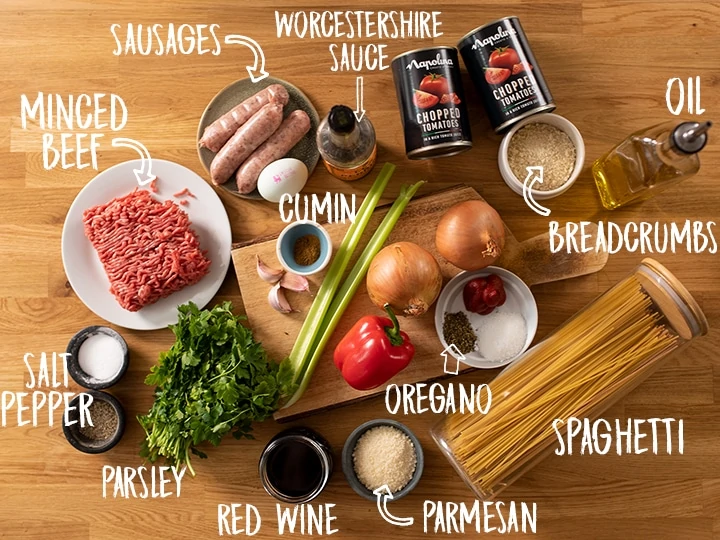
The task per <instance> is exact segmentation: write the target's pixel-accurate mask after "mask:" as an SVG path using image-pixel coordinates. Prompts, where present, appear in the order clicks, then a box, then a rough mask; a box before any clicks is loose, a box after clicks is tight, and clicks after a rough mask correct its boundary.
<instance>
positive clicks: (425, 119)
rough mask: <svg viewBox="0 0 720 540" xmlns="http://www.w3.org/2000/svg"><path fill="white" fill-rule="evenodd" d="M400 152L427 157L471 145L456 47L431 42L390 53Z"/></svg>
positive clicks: (453, 152)
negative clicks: (402, 141) (402, 144)
mask: <svg viewBox="0 0 720 540" xmlns="http://www.w3.org/2000/svg"><path fill="white" fill-rule="evenodd" d="M392 71H393V78H394V79H395V92H396V94H397V99H398V105H399V107H400V118H401V120H402V124H403V130H404V132H405V154H406V155H407V157H408V158H410V159H429V158H435V157H441V156H452V155H454V154H459V153H460V152H464V151H466V150H470V148H471V147H472V135H471V133H470V119H469V118H468V113H467V108H466V105H465V94H464V93H463V89H462V80H461V78H460V61H459V59H458V51H457V49H456V48H455V47H430V48H427V49H417V50H414V51H409V52H406V53H404V54H401V55H399V56H396V57H395V58H393V61H392Z"/></svg>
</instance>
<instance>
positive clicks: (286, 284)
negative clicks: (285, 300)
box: [280, 272, 310, 292]
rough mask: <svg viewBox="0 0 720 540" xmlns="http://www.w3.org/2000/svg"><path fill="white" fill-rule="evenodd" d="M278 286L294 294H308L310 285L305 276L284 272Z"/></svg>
mask: <svg viewBox="0 0 720 540" xmlns="http://www.w3.org/2000/svg"><path fill="white" fill-rule="evenodd" d="M280 286H281V287H282V288H284V289H287V290H289V291H294V292H310V284H309V283H308V280H307V278H306V277H305V276H299V275H298V274H293V273H292V272H285V274H283V276H282V278H281V279H280Z"/></svg>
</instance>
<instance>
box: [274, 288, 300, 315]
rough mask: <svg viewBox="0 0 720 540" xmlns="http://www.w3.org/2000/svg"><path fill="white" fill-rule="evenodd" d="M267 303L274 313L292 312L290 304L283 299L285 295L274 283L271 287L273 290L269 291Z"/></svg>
mask: <svg viewBox="0 0 720 540" xmlns="http://www.w3.org/2000/svg"><path fill="white" fill-rule="evenodd" d="M268 302H269V304H270V306H271V307H272V308H273V309H274V310H275V311H279V312H280V313H292V312H293V311H294V310H293V308H292V306H291V305H290V302H288V301H287V298H285V293H284V292H283V290H282V288H281V287H280V283H276V284H275V285H273V288H272V289H270V292H269V293H268Z"/></svg>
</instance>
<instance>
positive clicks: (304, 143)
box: [197, 77, 320, 200]
mask: <svg viewBox="0 0 720 540" xmlns="http://www.w3.org/2000/svg"><path fill="white" fill-rule="evenodd" d="M271 84H282V85H283V86H284V87H285V88H286V89H287V91H288V94H289V95H290V100H289V101H288V103H287V105H285V109H284V110H283V114H284V116H286V117H287V115H288V114H290V113H291V112H292V111H294V110H296V109H302V110H303V111H305V112H306V113H307V114H308V116H309V117H310V131H308V132H307V133H306V134H305V136H304V137H303V138H302V139H301V140H300V142H299V143H297V144H296V145H295V146H294V147H293V149H292V150H290V152H288V153H287V155H286V156H285V157H291V158H295V159H299V160H300V161H302V162H303V163H304V164H305V166H306V167H307V170H308V176H310V175H311V174H312V172H313V171H314V170H315V166H316V165H317V162H318V159H319V158H320V153H319V152H318V149H317V145H316V144H315V133H316V132H317V128H318V124H319V123H320V118H319V116H318V113H317V111H316V110H315V107H313V105H312V103H310V100H309V99H308V97H307V96H306V95H305V94H303V93H302V92H301V91H300V90H298V88H297V87H295V86H293V85H292V84H290V83H289V82H286V81H283V80H281V79H275V78H273V77H266V78H264V79H263V80H262V81H259V82H256V83H254V82H252V81H251V80H250V79H241V80H239V81H235V82H234V83H232V84H231V85H229V86H226V87H225V88H223V89H222V90H220V92H219V93H218V94H217V95H216V96H215V97H214V98H212V101H211V102H210V103H209V104H208V106H207V107H206V108H205V111H204V112H203V114H202V116H201V117H200V125H198V132H197V140H198V142H199V141H200V138H201V137H202V134H203V132H204V131H205V128H206V127H207V126H209V125H210V124H212V123H213V122H214V121H215V120H217V119H218V118H220V117H221V116H222V115H223V114H225V113H226V112H228V111H230V109H232V108H233V107H235V106H237V105H239V104H240V103H242V102H243V101H245V100H246V99H247V98H249V97H251V96H253V95H255V94H257V93H258V92H259V91H260V90H262V89H263V88H267V87H268V86H270V85H271ZM198 155H199V156H200V162H201V163H202V164H203V167H205V170H206V171H207V172H208V174H209V173H210V164H211V163H212V160H213V158H214V157H215V152H213V151H212V150H208V149H207V148H200V146H198ZM220 187H221V188H223V189H224V190H225V191H228V192H230V193H232V194H233V195H236V196H238V197H242V198H243V199H259V200H262V197H261V196H260V193H258V190H257V189H256V190H255V191H253V192H252V193H248V194H243V193H239V192H238V189H237V183H236V182H235V176H234V175H233V176H232V177H231V178H230V180H228V181H227V182H226V183H224V184H221V185H220Z"/></svg>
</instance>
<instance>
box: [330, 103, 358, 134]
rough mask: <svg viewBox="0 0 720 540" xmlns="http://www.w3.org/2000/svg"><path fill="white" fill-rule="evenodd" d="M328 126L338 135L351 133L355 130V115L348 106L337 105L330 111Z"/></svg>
mask: <svg viewBox="0 0 720 540" xmlns="http://www.w3.org/2000/svg"><path fill="white" fill-rule="evenodd" d="M328 124H329V125H330V129H332V130H333V131H335V132H337V133H350V132H351V131H352V130H353V129H355V114H354V113H353V112H352V109H351V108H350V107H348V106H347V105H335V106H334V107H333V108H332V109H330V114H329V115H328Z"/></svg>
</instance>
